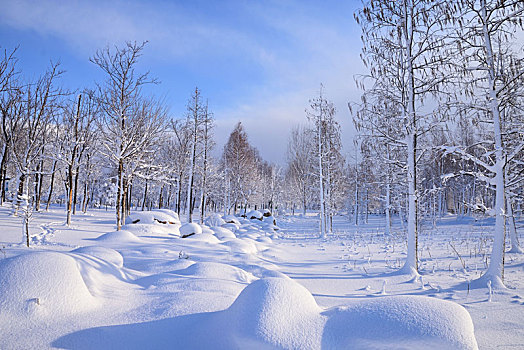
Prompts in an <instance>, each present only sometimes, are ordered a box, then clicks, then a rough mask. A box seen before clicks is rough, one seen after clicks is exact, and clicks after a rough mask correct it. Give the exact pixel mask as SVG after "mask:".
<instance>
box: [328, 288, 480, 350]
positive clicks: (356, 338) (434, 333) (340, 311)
mask: <svg viewBox="0 0 524 350" xmlns="http://www.w3.org/2000/svg"><path fill="white" fill-rule="evenodd" d="M324 314H325V315H327V316H328V317H329V319H328V322H327V323H326V327H325V330H324V344H323V345H326V347H328V348H344V349H387V348H391V347H392V344H395V345H396V346H397V347H401V348H403V349H404V348H405V349H477V342H476V340H475V336H474V333H473V322H472V320H471V317H470V315H469V313H468V312H467V311H466V309H464V308H463V307H462V306H460V305H459V304H456V303H453V302H450V301H445V300H439V299H433V298H429V297H423V296H392V297H383V298H378V299H375V300H371V301H364V302H360V303H357V304H355V305H352V306H345V307H338V308H335V309H331V310H329V311H327V312H325V313H324Z"/></svg>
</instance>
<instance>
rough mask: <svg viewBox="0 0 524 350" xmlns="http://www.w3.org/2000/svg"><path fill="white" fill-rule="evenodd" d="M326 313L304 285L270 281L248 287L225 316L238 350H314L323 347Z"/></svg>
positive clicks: (290, 281)
mask: <svg viewBox="0 0 524 350" xmlns="http://www.w3.org/2000/svg"><path fill="white" fill-rule="evenodd" d="M321 311H322V310H321V309H320V307H319V306H318V305H317V303H316V302H315V299H314V298H313V296H312V295H311V293H310V292H309V291H308V290H307V289H306V288H304V287H303V286H302V285H300V284H298V283H296V282H294V281H292V280H290V279H286V278H274V277H273V278H266V279H260V280H257V281H255V282H253V283H251V284H250V285H248V286H247V287H246V288H245V289H244V290H243V291H242V292H241V293H240V295H239V296H238V298H237V299H236V300H235V301H234V302H233V304H232V305H231V306H230V307H229V308H228V309H226V310H225V311H224V312H223V314H222V315H221V316H223V317H224V318H225V321H227V323H225V324H229V325H230V326H231V327H232V329H231V334H230V336H231V339H230V341H231V342H232V343H233V344H234V346H233V347H234V348H239V349H255V348H263V349H266V348H268V346H271V347H272V348H273V347H276V348H284V349H314V348H318V347H319V344H320V343H321V338H322V331H323V324H324V322H325V320H324V319H323V318H322V317H320V312H321Z"/></svg>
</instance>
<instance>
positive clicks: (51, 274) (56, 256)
mask: <svg viewBox="0 0 524 350" xmlns="http://www.w3.org/2000/svg"><path fill="white" fill-rule="evenodd" d="M96 304H97V303H96V301H95V299H94V298H93V296H92V295H91V294H90V293H89V290H88V288H87V286H86V284H85V283H84V280H83V278H82V275H81V273H80V271H79V269H78V264H77V262H76V261H75V259H74V258H72V257H70V256H68V255H66V254H62V253H57V252H30V253H26V254H22V255H18V256H16V257H13V258H9V259H4V260H0V315H5V314H6V313H8V314H10V315H11V316H12V317H26V316H27V317H35V316H45V317H49V316H58V315H74V314H77V313H79V312H84V311H88V310H91V309H92V308H94V307H95V306H96Z"/></svg>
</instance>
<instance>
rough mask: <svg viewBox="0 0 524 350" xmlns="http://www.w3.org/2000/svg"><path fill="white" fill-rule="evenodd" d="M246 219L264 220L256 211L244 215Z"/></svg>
mask: <svg viewBox="0 0 524 350" xmlns="http://www.w3.org/2000/svg"><path fill="white" fill-rule="evenodd" d="M246 218H248V219H257V220H262V219H263V218H264V215H262V213H261V212H259V211H258V210H251V211H250V212H249V213H247V214H246Z"/></svg>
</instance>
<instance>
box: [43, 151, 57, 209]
mask: <svg viewBox="0 0 524 350" xmlns="http://www.w3.org/2000/svg"><path fill="white" fill-rule="evenodd" d="M56 163H57V161H56V160H55V161H54V162H53V170H52V171H51V184H50V185H49V195H48V196H47V203H46V206H45V210H46V211H49V205H50V204H51V198H52V196H53V188H54V184H55V172H56Z"/></svg>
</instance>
